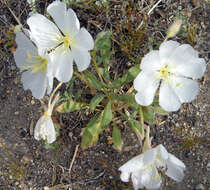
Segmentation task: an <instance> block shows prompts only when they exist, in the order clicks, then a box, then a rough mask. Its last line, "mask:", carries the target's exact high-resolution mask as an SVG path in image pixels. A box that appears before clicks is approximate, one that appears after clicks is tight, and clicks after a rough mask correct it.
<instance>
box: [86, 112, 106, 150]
mask: <svg viewBox="0 0 210 190" xmlns="http://www.w3.org/2000/svg"><path fill="white" fill-rule="evenodd" d="M101 119H102V114H99V115H97V116H96V117H94V118H92V119H91V120H90V121H89V123H88V124H87V126H86V128H85V131H84V133H83V135H82V148H87V147H88V146H91V145H92V144H96V143H97V141H98V135H99V133H100V131H101Z"/></svg>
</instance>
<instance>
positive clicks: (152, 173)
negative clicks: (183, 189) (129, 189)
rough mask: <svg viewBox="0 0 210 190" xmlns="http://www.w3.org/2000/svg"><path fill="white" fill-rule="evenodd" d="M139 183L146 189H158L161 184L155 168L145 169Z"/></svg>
mask: <svg viewBox="0 0 210 190" xmlns="http://www.w3.org/2000/svg"><path fill="white" fill-rule="evenodd" d="M142 173H143V175H142V177H141V183H142V184H143V186H144V187H146V188H147V189H159V188H160V186H161V183H162V180H161V177H160V175H159V174H158V171H157V169H156V167H152V166H151V168H147V169H145V170H144V171H143V172H142Z"/></svg>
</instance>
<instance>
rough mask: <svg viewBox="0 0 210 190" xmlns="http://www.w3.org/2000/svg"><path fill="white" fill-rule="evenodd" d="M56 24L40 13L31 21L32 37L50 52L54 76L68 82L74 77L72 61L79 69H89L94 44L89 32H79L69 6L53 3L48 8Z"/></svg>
mask: <svg viewBox="0 0 210 190" xmlns="http://www.w3.org/2000/svg"><path fill="white" fill-rule="evenodd" d="M47 12H48V13H49V14H50V15H51V17H52V18H53V20H54V22H55V23H56V25H55V24H54V23H53V22H51V21H50V20H48V19H47V18H46V17H44V16H43V15H40V14H34V15H32V16H31V17H29V18H28V20H27V23H28V25H29V27H30V30H31V38H33V39H35V41H37V44H38V46H39V48H40V49H42V50H44V51H47V52H49V53H50V55H51V56H53V57H54V58H55V64H54V65H53V66H52V67H50V68H51V72H52V73H53V75H54V76H55V77H56V78H57V79H58V80H59V81H62V82H67V81H69V80H70V79H71V77H72V74H73V60H74V61H75V63H76V65H77V67H78V70H79V71H83V70H85V69H87V67H88V66H89V64H90V59H91V57H90V53H89V52H88V51H89V50H91V49H93V47H94V41H93V38H92V36H91V35H90V33H89V32H88V31H87V30H86V29H85V28H81V29H80V23H79V20H78V18H77V16H76V14H75V12H74V11H73V10H72V9H68V10H67V8H66V4H65V3H63V2H60V1H54V2H53V3H51V4H50V5H49V6H48V7H47Z"/></svg>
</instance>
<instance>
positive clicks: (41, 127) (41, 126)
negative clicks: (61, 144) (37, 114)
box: [34, 113, 56, 144]
mask: <svg viewBox="0 0 210 190" xmlns="http://www.w3.org/2000/svg"><path fill="white" fill-rule="evenodd" d="M34 138H35V139H36V140H41V139H43V140H47V142H48V143H49V144H50V143H53V142H54V141H55V140H56V132H55V128H54V124H53V121H52V119H51V115H48V114H47V113H45V114H44V115H43V116H42V117H41V118H40V119H39V120H38V122H37V124H36V126H35V130H34Z"/></svg>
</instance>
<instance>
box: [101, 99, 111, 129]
mask: <svg viewBox="0 0 210 190" xmlns="http://www.w3.org/2000/svg"><path fill="white" fill-rule="evenodd" d="M111 121H112V109H111V103H110V102H108V104H107V105H106V107H105V109H104V111H103V112H102V122H101V126H102V130H104V129H105V128H106V126H107V125H108V124H109V123H110V122H111Z"/></svg>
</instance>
